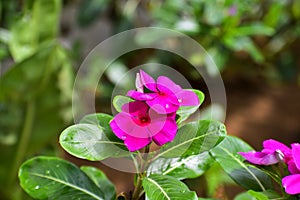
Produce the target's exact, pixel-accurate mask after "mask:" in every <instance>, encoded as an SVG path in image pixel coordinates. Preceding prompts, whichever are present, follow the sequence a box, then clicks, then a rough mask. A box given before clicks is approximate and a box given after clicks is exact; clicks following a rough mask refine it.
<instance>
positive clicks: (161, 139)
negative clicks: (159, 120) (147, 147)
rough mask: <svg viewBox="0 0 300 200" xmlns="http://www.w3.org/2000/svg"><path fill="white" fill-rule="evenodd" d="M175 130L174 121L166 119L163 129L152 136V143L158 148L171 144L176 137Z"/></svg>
mask: <svg viewBox="0 0 300 200" xmlns="http://www.w3.org/2000/svg"><path fill="white" fill-rule="evenodd" d="M177 128H178V127H177V124H176V122H175V119H173V118H167V120H166V123H165V124H164V127H163V129H162V130H161V131H160V132H159V133H157V134H156V135H154V136H153V140H154V142H155V143H156V144H157V145H160V146H161V145H164V144H166V143H167V142H171V141H172V140H174V138H175V136H176V133H177Z"/></svg>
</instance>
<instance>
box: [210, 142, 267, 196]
mask: <svg viewBox="0 0 300 200" xmlns="http://www.w3.org/2000/svg"><path fill="white" fill-rule="evenodd" d="M252 150H253V149H252V148H251V147H250V146H249V145H248V144H247V143H245V142H244V141H242V140H240V139H238V138H235V137H232V136H227V137H226V138H225V139H224V140H223V142H222V143H221V144H220V145H218V146H217V147H215V148H214V149H212V150H211V154H212V156H213V157H214V158H215V159H216V161H217V162H218V163H219V164H220V165H221V167H222V168H223V169H224V171H225V172H226V173H227V174H228V175H229V176H230V177H231V178H232V179H233V180H234V181H235V182H237V183H238V184H239V185H241V186H242V187H244V188H245V189H253V190H255V191H265V190H267V189H272V187H273V186H272V181H271V179H270V177H269V176H268V175H266V174H265V173H264V172H263V171H261V170H259V169H257V168H255V167H254V166H252V165H250V164H247V163H244V162H243V161H244V158H243V157H242V156H240V155H239V154H238V152H248V151H252Z"/></svg>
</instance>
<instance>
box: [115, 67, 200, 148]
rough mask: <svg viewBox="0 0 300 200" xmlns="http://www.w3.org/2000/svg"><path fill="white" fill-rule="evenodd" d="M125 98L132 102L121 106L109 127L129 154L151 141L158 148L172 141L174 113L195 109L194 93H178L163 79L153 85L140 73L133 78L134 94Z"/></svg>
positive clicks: (174, 86) (172, 83) (160, 77)
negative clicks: (181, 107)
mask: <svg viewBox="0 0 300 200" xmlns="http://www.w3.org/2000/svg"><path fill="white" fill-rule="evenodd" d="M146 91H147V92H146ZM127 96H129V97H131V98H132V99H133V100H134V101H133V102H129V103H126V104H124V105H123V106H122V112H120V113H118V114H117V115H116V116H115V117H114V119H113V120H112V121H111V122H110V127H111V129H112V131H113V132H114V133H115V135H116V136H117V137H118V138H120V139H121V140H124V144H125V145H126V147H127V148H128V149H129V150H130V151H136V150H139V149H141V148H143V147H145V146H147V145H148V144H150V143H151V142H152V141H154V142H155V143H156V144H157V145H160V146H161V145H163V144H165V143H167V142H170V141H172V140H173V139H174V138H175V135H176V132H177V124H176V120H175V117H176V112H177V110H178V109H179V108H180V106H198V105H199V99H198V97H197V95H196V94H195V93H194V92H192V91H189V90H184V89H182V88H181V87H180V86H179V85H177V84H175V83H174V82H173V81H172V80H170V79H169V78H167V77H165V76H159V77H158V78H157V81H155V80H154V79H153V78H152V77H151V76H150V75H148V74H147V73H146V72H144V71H142V70H140V73H138V74H137V77H136V90H130V91H129V92H128V93H127Z"/></svg>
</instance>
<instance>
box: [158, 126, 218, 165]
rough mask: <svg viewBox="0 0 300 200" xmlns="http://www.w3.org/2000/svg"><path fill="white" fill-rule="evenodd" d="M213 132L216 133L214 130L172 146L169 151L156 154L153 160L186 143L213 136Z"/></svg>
mask: <svg viewBox="0 0 300 200" xmlns="http://www.w3.org/2000/svg"><path fill="white" fill-rule="evenodd" d="M214 132H216V130H214V131H210V132H207V133H206V134H204V135H199V136H198V137H194V138H191V139H189V140H186V141H184V142H182V143H179V144H178V145H175V146H173V147H171V148H169V149H167V150H165V151H163V152H162V153H160V154H158V155H157V156H156V157H155V158H154V159H153V160H156V159H157V158H159V157H161V156H162V155H164V154H166V153H168V152H169V151H171V150H173V149H176V148H178V147H180V146H182V145H185V144H186V143H189V142H193V141H195V140H198V139H200V138H202V137H206V136H208V135H211V134H213V133H214Z"/></svg>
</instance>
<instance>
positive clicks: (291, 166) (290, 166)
mask: <svg viewBox="0 0 300 200" xmlns="http://www.w3.org/2000/svg"><path fill="white" fill-rule="evenodd" d="M288 169H289V172H290V173H291V174H300V170H299V169H298V168H297V166H296V164H295V162H294V161H293V160H291V161H290V162H289V163H288Z"/></svg>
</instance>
